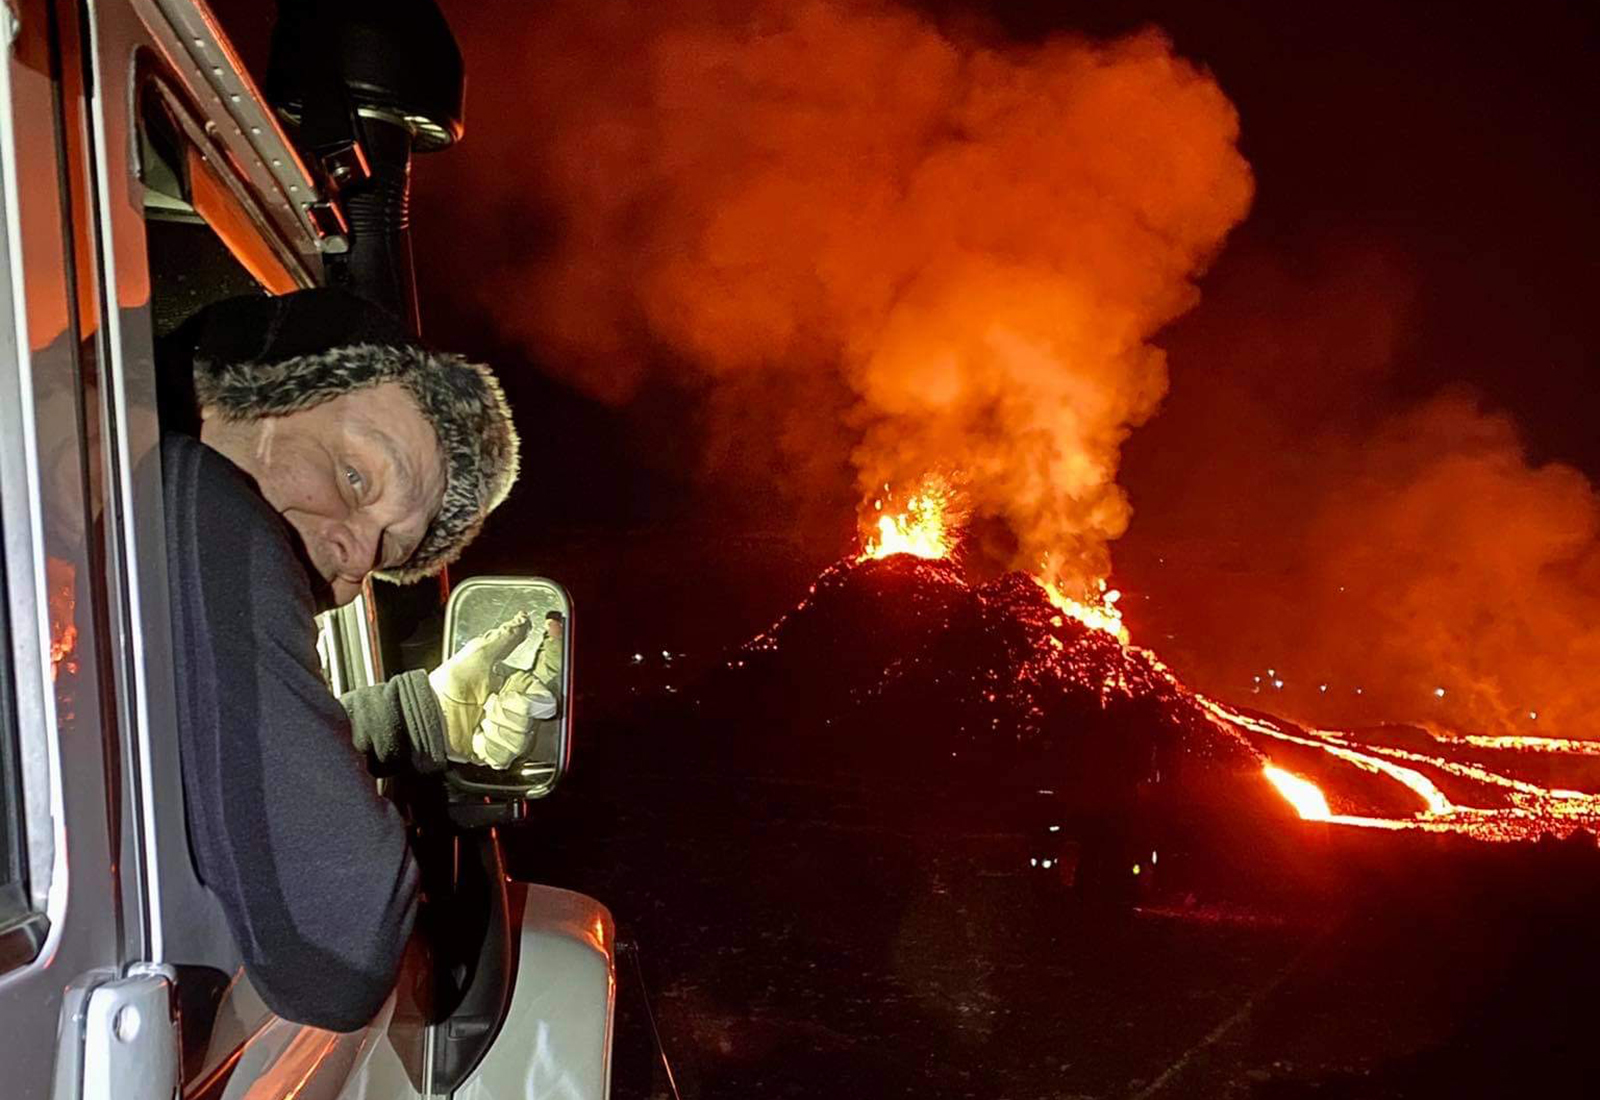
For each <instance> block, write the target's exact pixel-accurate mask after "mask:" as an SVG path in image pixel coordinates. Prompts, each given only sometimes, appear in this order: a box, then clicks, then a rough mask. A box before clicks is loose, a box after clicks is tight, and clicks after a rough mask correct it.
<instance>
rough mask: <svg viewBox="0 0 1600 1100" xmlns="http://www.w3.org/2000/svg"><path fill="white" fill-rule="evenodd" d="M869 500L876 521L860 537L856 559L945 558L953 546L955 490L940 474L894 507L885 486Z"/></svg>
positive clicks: (957, 520)
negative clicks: (859, 546) (860, 541)
mask: <svg viewBox="0 0 1600 1100" xmlns="http://www.w3.org/2000/svg"><path fill="white" fill-rule="evenodd" d="M884 494H885V495H884V496H883V497H880V498H879V499H877V500H875V501H873V502H872V507H873V510H874V511H875V512H876V513H877V522H876V523H874V524H873V525H872V527H871V528H870V529H869V531H868V532H867V533H866V535H865V536H864V538H863V541H862V547H861V556H860V557H859V558H858V559H857V560H859V561H875V560H878V559H881V558H887V557H889V556H891V555H893V554H910V555H912V556H913V557H918V558H935V559H936V558H946V557H949V556H950V552H951V550H953V549H954V548H955V532H956V529H957V528H958V527H959V526H960V524H961V521H962V519H963V518H964V517H963V516H962V515H961V511H960V506H959V503H958V501H957V499H956V494H955V491H954V490H953V489H952V488H951V487H950V484H949V482H947V481H945V480H944V479H943V478H940V477H929V478H926V479H924V480H923V482H922V485H921V486H920V487H919V488H918V489H917V491H916V492H915V493H914V494H913V495H912V496H911V498H910V499H909V500H907V501H906V502H905V504H904V505H902V506H900V507H898V508H895V507H894V498H893V496H892V495H890V494H889V487H888V486H887V485H885V486H884Z"/></svg>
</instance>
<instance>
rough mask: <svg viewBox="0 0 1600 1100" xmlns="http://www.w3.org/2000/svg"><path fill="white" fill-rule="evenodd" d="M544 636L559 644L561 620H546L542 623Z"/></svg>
mask: <svg viewBox="0 0 1600 1100" xmlns="http://www.w3.org/2000/svg"><path fill="white" fill-rule="evenodd" d="M544 636H545V637H546V638H549V639H550V640H552V641H556V642H559V641H560V640H561V620H560V619H546V620H545V621H544Z"/></svg>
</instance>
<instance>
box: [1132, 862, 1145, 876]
mask: <svg viewBox="0 0 1600 1100" xmlns="http://www.w3.org/2000/svg"><path fill="white" fill-rule="evenodd" d="M1142 870H1143V868H1142V867H1140V866H1139V865H1138V864H1137V863H1135V864H1134V865H1133V873H1134V874H1136V875H1137V874H1139V873H1140V872H1141V871H1142Z"/></svg>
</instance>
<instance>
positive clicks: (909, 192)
mask: <svg viewBox="0 0 1600 1100" xmlns="http://www.w3.org/2000/svg"><path fill="white" fill-rule="evenodd" d="M491 18H492V16H491V15H490V14H489V12H488V11H487V8H486V6H481V5H480V6H474V7H464V8H463V10H462V11H461V12H460V13H459V18H458V24H459V28H460V30H461V31H462V33H463V38H464V40H465V42H466V45H467V48H468V51H469V53H470V54H471V55H472V57H473V65H474V69H473V71H474V73H475V74H489V75H488V76H487V77H484V76H478V75H475V77H474V84H473V89H472V94H473V118H472V119H471V126H472V129H473V136H472V142H473V144H474V146H475V149H474V153H473V156H472V157H470V158H463V160H462V161H461V163H460V168H461V171H462V172H464V173H465V174H466V175H467V178H466V179H465V180H464V181H461V186H460V191H459V192H458V193H461V194H465V195H468V196H470V202H469V203H463V204H461V205H460V206H459V207H458V208H457V209H456V210H455V211H454V212H453V216H454V218H455V220H456V225H455V227H454V230H453V231H454V232H455V233H456V235H458V236H459V237H460V238H461V239H463V240H484V241H491V242H493V243H492V244H491V245H490V246H489V247H488V250H487V253H486V254H484V253H477V254H473V255H471V256H463V257H462V258H461V260H462V262H463V263H467V262H470V263H471V264H473V265H474V274H473V276H472V277H471V278H470V279H463V280H461V283H462V286H463V287H464V288H465V287H467V286H469V285H470V287H471V288H472V290H471V291H466V290H463V292H464V293H481V294H482V296H483V297H482V300H481V302H480V307H481V308H482V310H483V311H484V312H485V313H486V314H487V315H491V316H492V317H493V318H494V322H495V324H496V325H497V326H500V327H502V328H503V329H504V330H505V331H506V332H507V333H508V334H510V335H511V336H512V337H513V338H515V339H518V340H520V341H522V342H524V343H525V345H526V346H527V347H528V348H530V349H531V350H533V351H534V352H535V353H536V354H537V355H538V356H539V358H540V359H541V360H542V361H543V362H545V363H546V364H548V365H549V366H550V367H551V368H552V369H554V370H557V371H560V372H562V373H565V374H566V375H568V376H569V377H570V378H571V379H572V380H574V381H576V382H577V383H578V384H580V385H581V386H583V387H584V388H586V389H587V390H589V391H590V392H591V393H594V394H597V395H600V396H602V397H605V398H608V399H615V400H622V399H625V398H627V397H628V396H629V395H630V394H632V393H633V392H635V390H636V388H637V387H638V386H639V385H640V384H641V381H642V379H643V377H644V375H645V374H646V372H648V371H650V370H652V369H660V368H662V367H663V366H665V367H666V368H667V369H671V370H679V371H682V370H689V371H693V372H696V373H697V376H703V377H704V378H706V379H709V381H710V386H711V390H712V392H713V394H714V395H715V396H713V397H712V399H711V406H712V408H713V409H714V410H716V414H717V416H718V418H719V420H720V421H721V423H720V425H719V428H718V430H717V432H716V433H715V437H716V440H717V446H718V453H719V454H720V455H721V456H722V460H723V461H724V462H727V463H731V464H733V465H739V464H741V463H744V462H745V461H746V451H747V450H748V451H749V452H751V453H754V452H755V451H759V450H761V449H762V447H763V446H764V444H763V443H762V442H761V441H762V440H763V439H766V438H768V437H770V438H772V439H774V440H776V441H777V442H776V444H775V446H776V448H777V450H779V451H780V452H781V453H782V454H784V455H785V456H787V457H786V458H785V459H784V460H783V461H782V462H780V463H779V465H789V466H791V467H792V468H793V469H795V470H797V471H801V473H797V474H796V475H795V476H803V469H804V467H805V466H806V465H807V463H808V461H809V462H815V461H817V460H816V459H815V454H816V453H817V452H818V450H819V449H820V450H822V451H826V450H828V449H829V448H838V447H840V446H844V447H846V448H848V451H849V454H850V459H851V463H852V465H853V468H854V470H855V475H856V479H857V485H858V488H859V490H860V493H861V495H862V496H863V497H866V496H868V495H870V494H872V493H873V492H875V491H877V490H879V489H880V488H881V486H882V485H883V484H885V483H887V484H890V485H893V486H895V487H896V488H909V487H910V485H911V484H912V483H914V482H915V481H917V480H918V479H920V478H922V477H923V476H924V475H927V474H929V473H935V472H937V473H941V474H944V475H946V476H949V477H952V478H953V479H955V480H957V481H958V482H960V483H961V484H962V485H963V486H964V487H965V489H966V491H967V494H968V495H969V497H970V503H971V506H972V508H973V510H974V512H975V514H976V515H977V516H978V517H980V518H983V519H987V520H991V521H997V522H998V523H999V525H1000V526H1002V527H1003V528H1004V529H1005V530H1006V532H1007V534H1008V537H1007V538H1006V539H1003V540H1000V541H1001V544H1002V545H1003V546H1004V549H1003V551H1002V554H1003V556H1004V557H1006V558H1007V559H1009V560H1007V561H1005V562H1004V563H1003V564H1007V565H1018V566H1023V567H1026V568H1030V569H1037V568H1038V567H1039V563H1040V562H1041V561H1042V560H1043V559H1045V558H1046V557H1048V558H1049V560H1050V562H1051V569H1052V571H1053V572H1055V573H1056V574H1057V576H1058V578H1059V579H1060V580H1062V581H1064V582H1066V583H1067V584H1068V585H1073V584H1082V583H1086V582H1089V581H1091V580H1093V579H1095V578H1097V577H1100V576H1103V575H1104V574H1105V572H1106V571H1107V569H1108V568H1109V560H1108V554H1107V549H1106V544H1107V543H1108V541H1109V540H1112V539H1115V538H1117V537H1118V536H1120V535H1121V534H1122V533H1123V531H1124V530H1125V528H1126V526H1127V524H1128V519H1129V514H1130V509H1129V504H1128V500H1127V498H1126V496H1125V495H1124V493H1123V491H1122V490H1121V489H1120V488H1119V487H1118V485H1117V481H1116V478H1117V470H1118V465H1119V460H1120V450H1121V446H1122V444H1123V441H1124V440H1125V438H1126V437H1127V435H1128V433H1129V432H1130V431H1131V430H1132V429H1133V428H1135V427H1137V426H1138V425H1140V424H1142V423H1143V422H1145V421H1146V420H1147V419H1148V418H1149V417H1150V416H1151V415H1152V414H1153V413H1154V412H1155V410H1156V409H1157V407H1158V404H1159V403H1160V401H1161V398H1162V396H1163V394H1164V393H1165V391H1166V387H1167V370H1166V363H1165V360H1164V357H1163V354H1162V353H1161V352H1160V351H1159V350H1157V349H1156V348H1154V347H1152V346H1151V345H1150V344H1149V342H1148V341H1149V339H1150V337H1151V336H1152V334H1154V333H1155V332H1156V330H1158V329H1159V328H1161V327H1162V326H1163V325H1164V324H1166V323H1167V322H1168V321H1170V320H1171V319H1173V318H1174V317H1176V316H1178V315H1180V314H1181V313H1183V312H1184V311H1185V310H1187V309H1189V308H1190V307H1191V306H1192V305H1193V304H1194V303H1195V301H1196V300H1197V291H1196V289H1195V286H1194V283H1193V279H1194V278H1195V277H1196V276H1197V275H1198V274H1199V273H1200V271H1201V270H1202V269H1203V268H1204V267H1205V266H1206V265H1207V263H1208V262H1209V261H1210V259H1211V258H1212V256H1213V255H1214V254H1215V253H1216V251H1217V250H1218V248H1219V247H1220V245H1221V243H1222V241H1223V238H1224V237H1225V235H1226V234H1227V232H1228V231H1229V229H1230V228H1231V227H1232V226H1233V225H1235V224H1236V223H1237V222H1238V221H1239V220H1240V219H1241V218H1242V217H1243V216H1244V214H1245V212H1246V210H1247V208H1248V206H1249V203H1250V199H1251V193H1252V180H1251V175H1250V171H1249V167H1248V165H1247V164H1246V163H1245V161H1244V159H1243V158H1242V157H1241V156H1240V154H1239V152H1238V149H1237V146H1236V139H1237V136H1238V122H1237V118H1236V115H1235V112H1234V109H1233V107H1232V105H1231V104H1230V103H1229V101H1228V99H1227V98H1226V97H1225V96H1224V95H1223V93H1222V92H1221V90H1220V89H1219V88H1218V87H1217V85H1216V83H1215V82H1214V81H1213V80H1212V79H1211V78H1210V76H1209V75H1208V74H1207V73H1205V72H1203V71H1201V70H1200V69H1198V68H1197V67H1195V66H1194V65H1191V64H1189V63H1187V62H1185V61H1184V60H1182V59H1181V58H1179V57H1177V56H1175V54H1174V52H1173V49H1172V46H1171V44H1170V43H1169V42H1168V41H1167V40H1166V39H1165V38H1164V37H1163V36H1162V35H1161V34H1160V33H1157V32H1155V31H1147V32H1144V33H1141V34H1137V35H1135V36H1132V37H1129V38H1125V39H1121V40H1118V41H1112V42H1094V41H1088V40H1084V39H1078V38H1066V37H1058V38H1054V39H1051V40H1048V41H1045V42H1043V43H1033V44H1026V45H1023V44H1016V43H1007V42H1004V41H999V40H990V39H986V38H984V37H982V36H980V35H977V34H973V33H969V32H966V31H962V32H956V31H951V30H948V29H946V28H942V27H940V26H939V25H936V24H935V23H933V22H931V21H930V20H929V19H928V18H927V17H925V16H923V15H920V14H918V13H915V12H913V11H911V10H908V9H906V8H902V7H899V6H897V5H895V4H892V3H887V2H882V0H876V2H855V0H803V2H787V0H784V2H779V0H770V2H757V3H741V4H720V3H714V2H709V0H706V2H698V3H682V2H677V3H663V4H637V3H621V2H618V0H582V2H579V0H554V2H551V3H546V4H542V5H539V6H537V7H535V8H532V9H530V13H529V17H528V19H527V20H522V19H519V20H518V25H517V26H516V27H515V28H500V27H496V26H493V25H490V24H489V23H488V20H489V19H491ZM458 179H459V177H458ZM430 216H432V215H430ZM485 266H487V267H488V271H487V272H485V270H484V268H485Z"/></svg>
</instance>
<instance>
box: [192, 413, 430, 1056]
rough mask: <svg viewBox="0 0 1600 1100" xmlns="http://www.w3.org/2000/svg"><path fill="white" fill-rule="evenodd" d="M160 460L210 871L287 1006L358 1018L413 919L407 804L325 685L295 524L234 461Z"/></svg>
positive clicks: (262, 974) (388, 974)
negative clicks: (381, 774)
mask: <svg viewBox="0 0 1600 1100" xmlns="http://www.w3.org/2000/svg"><path fill="white" fill-rule="evenodd" d="M163 462H164V465H165V467H166V469H165V478H166V482H167V496H168V542H169V553H170V555H171V559H172V561H171V564H172V570H171V583H172V595H173V606H174V608H175V610H176V612H177V614H176V616H175V628H176V635H177V637H176V639H175V640H176V642H177V646H178V676H179V684H178V687H179V697H180V709H181V713H182V721H181V729H180V734H181V737H182V741H183V746H182V747H183V771H184V792H185V796H186V809H187V813H188V820H189V828H190V835H191V839H192V841H193V844H194V849H195V857H196V863H197V865H198V870H199V872H200V876H201V878H202V879H203V880H204V881H205V883H206V885H207V886H208V887H210V888H211V890H212V891H213V892H215V893H216V895H217V897H218V898H219V899H220V900H221V902H222V907H223V910H224V912H225V913H226V915H227V918H228V922H229V926H230V928H231V930H232V932H233V935H234V938H235V940H236V942H237V943H238V946H239V950H240V952H241V954H242V955H243V957H244V961H245V969H246V971H247V972H248V973H249V975H250V979H251V982H252V984H254V985H255V987H256V989H257V991H258V992H259V993H260V994H261V996H262V999H263V1000H265V1001H266V1003H267V1004H268V1006H270V1007H271V1008H272V1009H273V1011H275V1012H277V1013H278V1014H279V1015H282V1016H284V1017H287V1018H289V1019H292V1020H296V1021H299V1022H302V1023H308V1024H313V1025H316V1026H319V1027H326V1028H332V1029H334V1030H345V1031H348V1030H354V1029H356V1028H359V1027H361V1026H362V1025H363V1024H365V1023H366V1022H367V1021H368V1020H370V1019H371V1018H372V1017H373V1016H374V1015H375V1014H376V1013H377V1011H378V1009H379V1008H380V1007H382V1004H383V1001H384V999H385V998H386V997H387V996H388V995H389V992H390V990H391V989H392V987H393V985H394V980H395V975H396V973H397V971H398V968H399V963H400V955H401V951H402V949H403V947H404V946H405V942H406V939H407V937H408V936H409V935H410V931H411V925H412V921H413V919H414V917H415V913H416V894H417V868H416V865H415V863H414V861H413V860H412V857H411V854H410V852H409V850H408V848H407V845H406V835H405V829H404V825H403V823H402V822H401V819H400V815H399V813H398V812H397V811H396V809H395V807H394V806H393V805H392V804H390V803H388V802H387V801H385V800H384V799H382V798H381V797H380V796H379V795H378V793H377V790H376V789H375V786H374V783H373V781H372V777H371V776H370V775H369V774H368V772H367V768H366V766H365V763H364V760H363V758H362V756H361V754H360V753H358V752H357V751H356V749H355V748H354V746H353V745H352V743H351V729H350V720H349V718H348V716H347V715H346V713H345V710H344V708H343V707H341V706H340V704H339V701H338V700H337V699H335V698H334V697H333V695H332V694H331V693H330V692H329V690H328V688H327V686H326V685H325V684H324V683H323V680H322V676H321V672H320V665H319V663H318V660H317V654H316V641H315V625H314V622H313V618H312V616H313V613H314V611H315V604H314V601H313V597H312V591H311V585H310V582H309V580H308V578H307V576H306V573H305V570H304V568H303V567H302V565H301V563H300V560H299V558H298V557H297V556H296V554H295V552H294V550H293V546H292V544H291V542H290V541H289V540H290V537H291V534H290V532H289V531H288V529H287V528H286V527H285V525H284V523H283V521H282V519H281V518H280V517H279V516H278V515H277V514H276V513H275V512H273V511H272V510H271V509H270V507H269V506H268V505H267V504H266V502H265V501H263V500H262V499H261V498H260V496H259V495H258V494H257V493H256V491H255V488H254V486H253V485H251V483H250V482H249V481H248V480H247V479H245V478H244V476H243V475H242V474H240V473H239V471H238V470H237V469H235V468H234V467H233V466H232V465H230V464H229V463H228V462H227V461H226V460H225V459H223V458H222V457H221V456H219V455H217V454H215V452H212V451H210V450H209V449H208V448H205V447H204V446H203V445H201V444H199V443H196V442H194V441H192V440H181V441H176V442H169V444H168V445H167V446H166V447H164V454H163Z"/></svg>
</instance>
